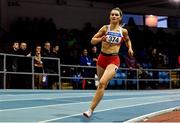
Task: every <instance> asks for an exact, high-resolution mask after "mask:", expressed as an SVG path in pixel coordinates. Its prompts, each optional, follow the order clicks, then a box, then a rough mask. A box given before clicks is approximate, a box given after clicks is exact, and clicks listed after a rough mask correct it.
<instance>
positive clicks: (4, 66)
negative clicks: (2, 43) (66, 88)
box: [0, 53, 61, 89]
mask: <svg viewBox="0 0 180 123" xmlns="http://www.w3.org/2000/svg"><path fill="white" fill-rule="evenodd" d="M34 58H35V57H34V56H23V55H14V54H4V53H0V88H4V89H7V85H8V82H7V78H8V77H9V76H10V78H11V80H12V78H13V79H15V80H17V79H16V78H18V77H20V76H21V77H24V78H25V79H27V78H26V77H28V76H27V75H29V76H30V78H31V81H30V82H29V83H31V87H29V88H28V89H35V75H41V76H42V79H43V77H47V76H56V77H58V83H59V84H58V85H59V88H61V87H60V85H61V84H60V73H61V72H60V59H59V58H53V57H41V58H42V60H43V61H45V60H51V61H49V62H48V63H49V64H51V63H52V62H53V61H56V66H57V71H56V72H46V70H45V69H46V68H44V67H42V69H43V72H35V69H34V68H35V66H34ZM23 60H25V61H26V62H27V61H28V64H26V63H23ZM14 61H16V63H13V62H14ZM19 61H21V62H19ZM21 63H23V65H24V66H22V64H21ZM46 63H47V62H46ZM53 63H55V62H53ZM13 65H17V66H16V67H17V68H14V66H13ZM43 66H45V65H43ZM20 67H21V70H20V69H18V68H20ZM27 67H28V70H27V69H26V70H25V68H27ZM14 69H16V70H14ZM23 69H24V70H23ZM8 75H9V76H8ZM12 76H13V77H12ZM21 77H20V78H21ZM28 78H29V77H28ZM2 80H3V81H2ZM20 81H21V80H20ZM13 82H15V83H13V84H14V85H15V84H18V83H19V82H18V81H13ZM11 84H12V83H11ZM16 88H18V87H17V86H16ZM25 88H26V87H25Z"/></svg>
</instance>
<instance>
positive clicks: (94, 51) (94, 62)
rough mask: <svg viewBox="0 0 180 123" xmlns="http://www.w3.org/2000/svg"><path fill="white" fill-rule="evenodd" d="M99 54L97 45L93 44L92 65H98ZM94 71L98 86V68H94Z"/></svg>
mask: <svg viewBox="0 0 180 123" xmlns="http://www.w3.org/2000/svg"><path fill="white" fill-rule="evenodd" d="M98 55H99V53H98V51H97V46H95V45H93V47H92V48H91V54H90V56H91V58H92V60H93V63H92V66H96V63H97V59H98ZM92 72H93V74H94V78H95V80H94V82H95V86H96V87H97V86H98V84H99V81H98V76H97V72H96V69H94V68H93V70H92Z"/></svg>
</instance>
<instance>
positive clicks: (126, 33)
mask: <svg viewBox="0 0 180 123" xmlns="http://www.w3.org/2000/svg"><path fill="white" fill-rule="evenodd" d="M123 39H124V42H125V44H126V46H127V47H128V53H129V55H130V56H133V53H134V52H133V50H132V43H131V40H130V38H129V35H128V31H127V29H123Z"/></svg>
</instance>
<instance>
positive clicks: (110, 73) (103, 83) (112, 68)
mask: <svg viewBox="0 0 180 123" xmlns="http://www.w3.org/2000/svg"><path fill="white" fill-rule="evenodd" d="M116 69H117V66H116V65H114V64H110V65H108V66H107V68H106V70H105V71H104V72H102V71H101V70H100V71H99V72H100V73H99V74H100V76H101V74H102V73H103V75H102V77H101V78H100V82H99V85H98V88H97V90H96V93H95V96H94V98H93V100H92V103H91V105H90V109H89V110H88V111H87V112H85V113H84V115H85V116H87V117H90V116H91V115H92V112H93V111H94V109H95V108H96V106H97V105H98V104H99V102H100V100H101V99H102V97H103V95H104V90H105V89H106V87H107V85H108V82H109V81H110V80H111V79H112V78H113V77H114V76H115V73H116Z"/></svg>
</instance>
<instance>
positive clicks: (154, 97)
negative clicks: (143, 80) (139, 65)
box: [0, 95, 180, 112]
mask: <svg viewBox="0 0 180 123" xmlns="http://www.w3.org/2000/svg"><path fill="white" fill-rule="evenodd" d="M179 96H180V95H179ZM162 97H163V98H166V97H169V98H170V97H176V96H175V95H170V96H166V95H164V96H162V95H160V96H148V97H138V99H144V98H145V99H146V98H148V99H150V98H153V99H157V98H162ZM176 98H177V97H176ZM132 99H137V97H131V98H121V99H107V100H103V101H105V102H111V101H114V100H120V101H122V100H132ZM72 101H73V100H72ZM90 102H91V101H86V102H75V103H65V104H64V103H63V104H55V105H54V104H52V105H43V106H31V107H25V108H12V109H2V110H0V112H4V111H17V110H25V109H34V108H45V107H54V106H65V105H73V104H84V103H90Z"/></svg>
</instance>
